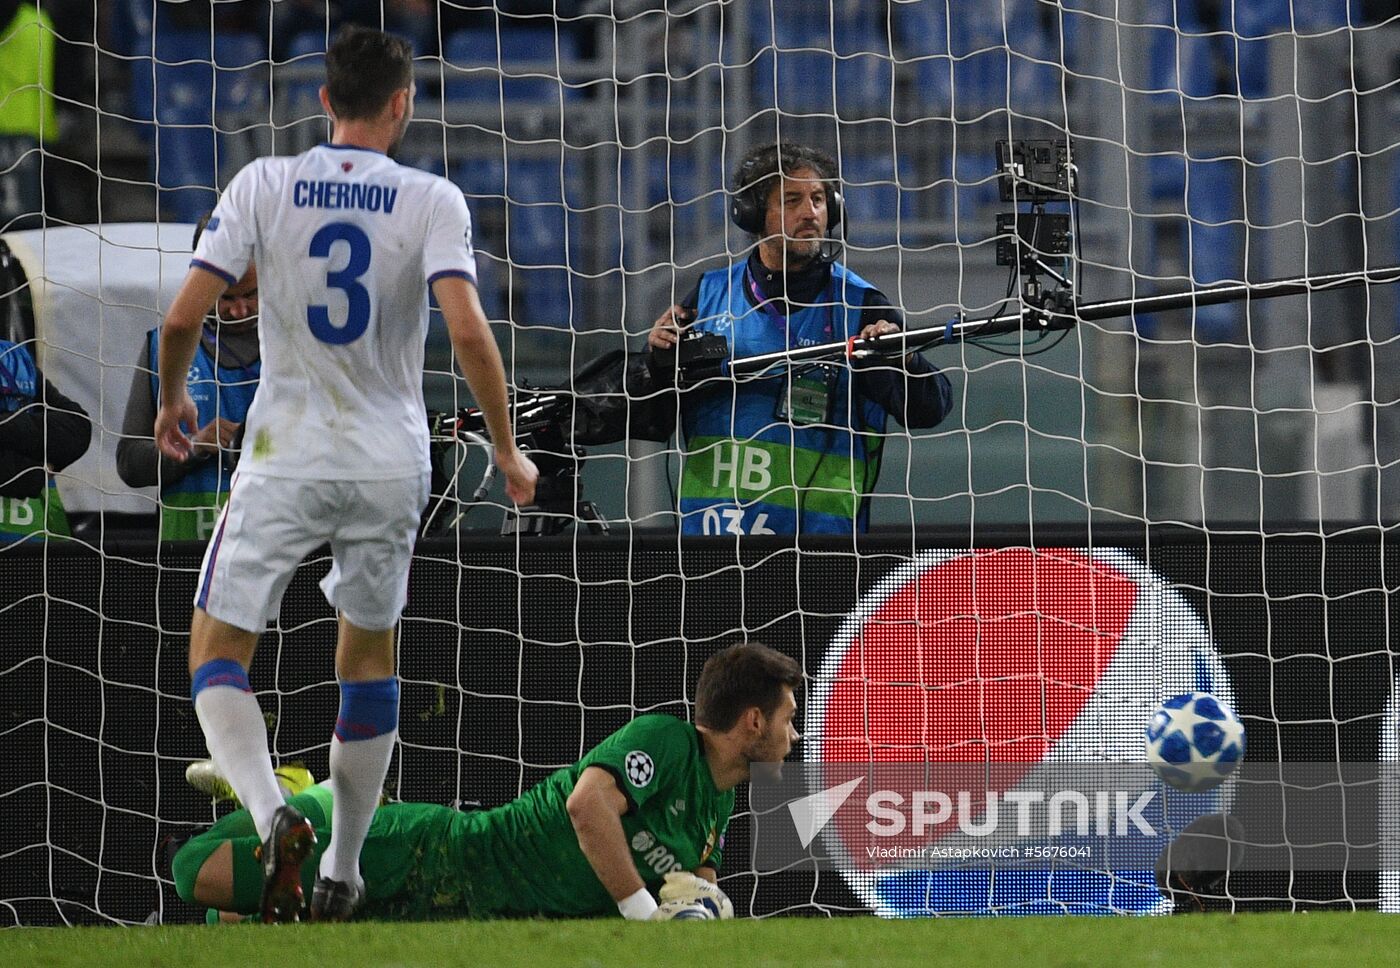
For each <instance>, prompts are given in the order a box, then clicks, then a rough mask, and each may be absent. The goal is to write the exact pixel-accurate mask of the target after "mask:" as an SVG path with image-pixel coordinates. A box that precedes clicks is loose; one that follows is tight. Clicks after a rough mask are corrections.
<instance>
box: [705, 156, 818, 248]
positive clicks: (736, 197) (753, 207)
mask: <svg viewBox="0 0 1400 968" xmlns="http://www.w3.org/2000/svg"><path fill="white" fill-rule="evenodd" d="M760 157H762V156H761V155H760V156H752V155H751V156H749V157H748V158H746V159H744V162H743V164H741V165H740V166H739V170H738V171H737V172H735V173H734V191H733V194H732V195H731V197H730V202H729V217H730V219H731V220H732V221H733V222H734V224H735V225H737V226H739V228H741V229H743V230H744V231H745V232H747V233H749V234H750V235H759V236H761V235H763V230H764V225H765V224H766V223H767V221H768V194H769V193H768V188H769V177H772V175H773V174H774V173H772V172H759V171H757V170H756V169H757V168H758V162H759V158H760ZM781 161H782V157H781V155H780V156H779V162H780V163H781ZM799 162H800V163H802V164H804V165H805V166H806V167H809V168H811V169H812V170H813V171H816V172H818V173H820V172H821V166H820V165H817V164H815V163H814V162H811V161H809V160H808V159H805V158H799ZM765 176H767V177H765ZM823 181H824V182H826V234H827V237H828V238H836V230H837V229H839V228H840V227H841V220H842V219H843V218H844V216H845V206H844V205H843V204H842V200H841V193H840V192H839V191H838V190H837V189H836V185H837V181H836V179H834V178H826V179H823Z"/></svg>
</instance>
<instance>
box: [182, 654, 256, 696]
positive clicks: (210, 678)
mask: <svg viewBox="0 0 1400 968" xmlns="http://www.w3.org/2000/svg"><path fill="white" fill-rule="evenodd" d="M210 686H229V687H231V688H234V689H237V690H239V691H241V692H252V691H253V687H252V686H250V685H248V670H246V669H244V668H243V667H242V666H241V665H239V664H238V663H237V662H234V661H233V660H232V659H210V660H209V661H208V662H206V663H204V665H202V666H200V667H199V668H198V669H196V670H194V675H192V676H190V701H191V702H193V701H194V700H196V699H198V698H199V694H200V693H201V692H203V691H204V690H206V689H208V688H209V687H210Z"/></svg>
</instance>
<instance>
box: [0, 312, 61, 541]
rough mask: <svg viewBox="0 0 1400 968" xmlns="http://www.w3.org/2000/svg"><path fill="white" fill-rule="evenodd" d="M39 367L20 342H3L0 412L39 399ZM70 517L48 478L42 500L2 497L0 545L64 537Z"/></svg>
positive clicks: (0, 501) (0, 375)
mask: <svg viewBox="0 0 1400 968" xmlns="http://www.w3.org/2000/svg"><path fill="white" fill-rule="evenodd" d="M39 389H40V387H39V368H38V366H37V365H36V364H35V362H34V356H33V355H32V354H31V353H30V352H29V350H28V349H26V348H25V347H23V346H20V345H19V344H18V343H12V342H10V341H9V340H5V339H0V413H14V412H16V411H17V410H19V409H20V408H21V407H25V406H28V405H30V404H32V403H33V402H34V401H35V400H36V399H38V397H39ZM70 534H71V532H70V531H69V530H68V515H67V514H66V513H65V512H64V510H63V501H62V500H60V499H59V496H58V485H57V483H56V482H55V481H54V478H53V475H52V474H50V475H48V486H47V487H46V488H45V489H44V493H43V494H42V495H40V496H39V497H30V498H23V497H7V498H0V545H3V544H10V543H12V542H15V541H24V540H26V539H40V538H44V537H50V538H53V537H63V538H66V537H68V536H69V535H70Z"/></svg>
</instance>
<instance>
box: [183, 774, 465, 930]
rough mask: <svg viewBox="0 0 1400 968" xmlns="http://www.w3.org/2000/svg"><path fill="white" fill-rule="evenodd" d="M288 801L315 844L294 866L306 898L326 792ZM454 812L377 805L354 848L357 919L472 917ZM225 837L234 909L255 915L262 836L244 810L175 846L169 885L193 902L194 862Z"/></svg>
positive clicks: (326, 826)
mask: <svg viewBox="0 0 1400 968" xmlns="http://www.w3.org/2000/svg"><path fill="white" fill-rule="evenodd" d="M288 802H289V803H291V804H292V806H294V807H296V808H297V809H298V810H300V811H301V812H302V813H304V814H305V815H306V817H307V819H308V820H310V821H311V824H312V826H313V827H315V828H316V840H317V844H316V850H315V852H314V854H313V855H312V856H311V857H310V858H309V859H308V860H307V861H306V863H305V864H304V865H302V871H301V880H302V888H303V889H304V890H305V892H306V896H307V897H308V898H309V897H310V896H311V889H312V885H313V883H314V882H315V880H316V869H317V865H318V864H319V863H320V858H321V854H323V853H324V852H325V849H326V846H327V845H328V844H329V843H330V840H331V821H330V816H331V810H330V795H329V791H328V790H327V789H326V788H324V787H312V788H311V789H310V790H307V791H306V792H305V793H301V794H298V795H297V796H295V797H292V798H291V800H289V801H288ZM461 816H462V815H461V814H460V813H458V812H457V811H456V810H453V809H451V808H450V807H443V806H438V805H437V804H431V803H391V804H387V805H385V806H382V807H380V808H379V809H378V810H376V811H375V812H374V819H373V821H371V823H370V826H369V833H368V835H367V836H366V838H365V846H364V849H363V850H362V851H361V852H360V873H361V875H362V876H363V877H364V880H365V891H366V897H365V904H364V907H362V908H361V909H360V911H359V912H357V914H356V917H357V919H358V918H369V919H381V920H413V921H420V920H430V919H433V918H462V917H469V916H471V914H472V911H471V884H470V879H469V878H468V877H467V873H466V870H465V869H464V867H463V852H462V847H461V842H460V838H461V825H460V818H461ZM225 841H228V842H230V843H231V844H232V845H233V893H234V908H233V909H234V910H235V911H237V912H238V913H240V914H254V913H256V912H257V910H258V906H259V901H260V899H261V896H262V866H261V865H260V864H259V863H258V860H257V857H256V854H255V851H256V850H257V848H258V846H259V844H260V843H261V841H260V840H259V838H258V834H257V831H256V829H255V828H254V826H253V819H252V817H251V816H250V815H249V814H248V811H246V810H235V811H234V812H233V813H231V814H229V815H228V816H227V817H224V818H222V819H221V820H219V821H218V822H217V823H215V824H214V826H213V827H211V828H210V829H209V830H207V831H206V832H204V833H202V834H199V835H198V836H196V837H193V838H191V839H190V840H189V841H188V842H187V843H186V844H185V845H184V846H183V847H181V848H180V851H179V853H178V854H177V855H176V856H175V860H174V864H173V867H174V873H175V883H176V889H177V890H178V891H179V893H180V896H181V897H183V898H185V899H186V900H192V899H193V894H194V881H195V878H196V876H197V875H198V873H199V868H200V866H201V865H203V863H204V861H205V860H206V859H208V857H209V855H210V854H212V853H213V852H214V851H215V850H216V849H217V848H218V846H219V845H220V844H222V843H224V842H225Z"/></svg>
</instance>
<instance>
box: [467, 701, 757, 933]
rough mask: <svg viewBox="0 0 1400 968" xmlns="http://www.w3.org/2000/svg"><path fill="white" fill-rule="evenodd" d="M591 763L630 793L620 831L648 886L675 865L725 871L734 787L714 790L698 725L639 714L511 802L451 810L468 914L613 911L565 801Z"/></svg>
mask: <svg viewBox="0 0 1400 968" xmlns="http://www.w3.org/2000/svg"><path fill="white" fill-rule="evenodd" d="M590 766H597V767H601V768H602V769H604V770H607V771H608V772H609V773H611V774H612V775H613V777H614V778H615V779H616V780H617V784H618V788H619V789H621V790H622V792H623V793H624V794H625V795H626V797H627V812H626V813H625V814H624V815H623V817H622V829H623V830H624V831H625V832H626V835H627V842H628V846H629V847H630V848H631V851H632V860H633V862H634V863H635V864H636V865H637V873H639V874H640V875H641V876H642V880H643V881H645V882H646V885H647V886H648V887H650V888H652V889H655V888H657V887H658V886H659V885H660V884H661V882H662V880H663V879H664V877H665V875H666V874H667V873H669V872H670V871H678V870H691V871H693V870H695V869H696V868H698V867H701V866H708V867H713V868H715V869H716V870H718V869H719V865H720V857H721V852H722V850H723V847H724V832H725V829H726V828H727V827H728V825H729V816H730V814H731V813H732V812H733V810H734V791H733V790H729V791H726V792H724V793H721V792H720V791H719V790H718V789H716V788H715V781H714V777H713V776H711V775H710V767H709V764H708V763H707V762H706V761H705V756H704V749H703V746H702V741H701V738H700V734H699V732H697V731H696V729H695V727H694V726H692V725H691V724H690V723H687V722H685V721H684V720H680V719H676V718H675V717H673V716H664V715H649V716H640V717H638V718H636V719H634V720H632V721H631V722H630V723H628V724H627V725H626V726H624V727H622V728H621V729H619V730H618V731H617V732H615V733H613V734H612V735H611V736H609V737H608V738H607V739H605V740H603V742H601V743H599V744H598V745H597V746H595V747H594V748H593V749H592V750H590V751H589V752H588V753H587V755H585V756H584V757H583V759H581V760H579V761H578V762H577V763H575V764H574V765H573V766H569V767H565V768H563V769H561V770H557V771H556V772H554V773H552V774H550V775H549V776H548V777H546V778H545V779H544V780H543V781H541V782H540V783H538V784H536V785H535V786H533V787H531V788H530V789H529V790H526V791H525V792H524V793H523V794H521V795H520V796H519V797H517V798H516V799H514V800H512V801H511V802H510V803H507V804H505V805H504V806H500V807H496V808H495V809H492V810H480V811H476V812H473V813H464V814H459V815H458V816H457V817H455V818H454V820H453V825H452V833H451V839H452V841H453V842H454V843H455V845H456V846H457V847H459V848H460V851H461V854H460V859H461V863H462V873H463V875H464V879H465V884H464V885H463V887H464V892H465V893H466V894H467V895H468V896H466V897H464V898H462V899H461V900H462V901H463V902H464V903H465V906H466V908H467V910H468V912H469V913H470V914H471V915H473V916H490V915H511V914H553V915H566V916H579V915H588V914H607V913H613V912H615V911H616V905H615V904H614V902H613V899H612V897H611V896H609V894H608V892H607V890H606V889H605V888H604V887H603V885H602V883H601V882H600V881H599V880H598V876H597V875H596V874H595V873H594V872H593V866H592V865H591V864H589V862H588V858H586V857H584V855H583V851H582V850H581V849H580V848H579V845H578V834H577V833H575V831H574V827H573V823H572V822H571V821H570V820H569V813H568V810H567V809H566V808H565V804H566V802H567V801H568V799H569V794H570V793H572V792H573V789H574V784H576V783H577V782H578V778H579V776H580V775H581V774H582V773H583V771H584V770H586V769H587V768H588V767H590Z"/></svg>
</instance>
